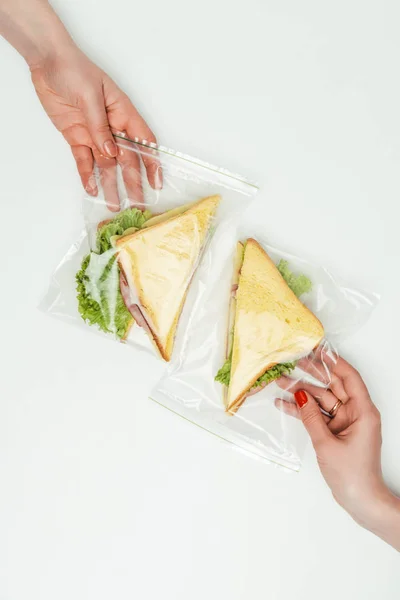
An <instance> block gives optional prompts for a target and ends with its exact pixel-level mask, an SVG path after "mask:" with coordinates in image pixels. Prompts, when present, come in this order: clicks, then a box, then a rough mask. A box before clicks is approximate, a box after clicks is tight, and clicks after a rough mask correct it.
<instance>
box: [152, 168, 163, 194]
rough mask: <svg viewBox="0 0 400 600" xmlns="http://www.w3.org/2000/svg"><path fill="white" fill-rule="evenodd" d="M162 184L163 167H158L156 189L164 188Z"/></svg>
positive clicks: (155, 181) (155, 178) (155, 175)
mask: <svg viewBox="0 0 400 600" xmlns="http://www.w3.org/2000/svg"><path fill="white" fill-rule="evenodd" d="M162 186H163V176H162V171H161V169H159V168H158V169H157V171H156V172H155V174H154V189H155V190H162Z"/></svg>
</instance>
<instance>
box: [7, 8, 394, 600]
mask: <svg viewBox="0 0 400 600" xmlns="http://www.w3.org/2000/svg"><path fill="white" fill-rule="evenodd" d="M54 4H55V5H56V7H57V8H58V9H59V12H60V14H61V16H62V17H63V19H64V20H65V22H66V23H67V25H68V26H69V28H70V30H71V31H72V32H73V34H74V36H75V38H76V40H77V41H78V42H79V43H80V44H81V45H82V47H83V48H84V49H85V51H87V52H88V54H89V56H91V57H92V58H94V59H95V60H96V61H97V62H98V63H99V64H100V65H101V66H102V67H103V68H104V69H105V70H107V71H108V73H109V74H110V75H111V76H113V77H114V78H115V79H116V81H117V82H118V83H119V84H120V85H121V86H122V87H123V88H124V89H125V91H127V92H128V93H129V94H130V96H131V98H132V99H133V101H134V102H135V103H136V105H137V107H138V108H139V109H140V110H141V111H142V113H143V114H144V116H145V117H146V118H147V119H148V121H149V123H150V125H151V126H152V127H153V128H154V130H155V131H156V132H157V135H158V139H159V141H160V142H161V143H164V144H165V145H168V146H171V147H174V148H177V149H179V150H181V151H184V152H187V153H191V154H194V155H197V156H199V157H200V158H203V159H205V160H208V161H210V162H214V163H217V164H221V165H223V166H225V167H227V168H230V169H232V170H235V171H239V172H242V173H243V174H244V175H248V176H250V177H253V178H256V179H257V180H258V181H259V183H260V184H261V186H262V192H261V194H260V196H259V198H258V201H257V204H256V207H255V208H254V214H253V215H249V218H251V216H253V217H254V218H256V220H257V223H258V228H259V230H260V229H261V230H262V231H263V233H264V235H265V236H266V237H268V239H269V240H270V242H271V243H272V244H275V245H279V246H281V247H284V248H287V249H289V250H291V251H294V252H295V253H297V254H304V256H305V257H307V258H314V260H317V261H320V262H321V263H325V264H326V265H327V266H329V267H330V268H331V269H332V270H333V271H334V272H335V273H337V274H339V275H341V276H343V277H345V278H347V279H348V280H350V281H351V282H352V284H353V285H356V286H361V287H365V288H366V289H369V290H376V291H378V292H380V293H381V294H382V300H381V303H380V305H379V307H378V308H377V310H376V311H375V313H374V314H373V316H372V318H371V320H370V321H369V323H368V324H367V326H365V327H364V329H363V330H362V331H360V332H359V333H358V334H357V335H356V336H354V337H353V338H352V339H351V340H349V341H348V342H347V343H346V344H345V345H344V346H343V347H342V349H341V350H342V352H343V353H344V354H345V356H347V357H348V358H349V359H350V360H351V361H353V362H354V363H355V365H356V366H357V367H358V368H359V369H360V370H361V371H362V373H363V375H364V376H365V379H366V381H367V383H368V385H369V387H370V390H371V393H372V395H373V398H374V400H375V402H376V403H377V405H378V406H379V408H380V410H381V412H382V418H383V431H384V448H383V462H384V470H385V476H386V478H387V480H388V482H389V483H390V484H391V485H392V487H393V489H395V490H397V492H398V493H400V467H399V464H400V461H399V457H400V435H399V430H400V397H399V390H398V387H399V377H398V372H399V368H398V357H399V353H398V338H399V326H398V316H397V315H398V304H399V299H400V296H399V292H400V284H399V271H398V260H399V217H400V210H399V202H400V198H399V191H400V184H399V180H400V172H399V168H398V165H399V158H400V146H399V144H400V143H399V140H400V137H399V134H400V120H399V106H400V86H399V75H398V73H399V58H400V52H399V50H400V43H399V36H398V27H399V18H400V10H399V5H398V3H397V2H396V0H392V1H389V0H386V1H385V0H381V1H380V2H378V1H376V2H373V1H370V0H358V1H357V0H337V1H336V2H320V1H318V0H303V1H302V2H298V1H296V0H287V1H285V2H272V1H270V0H268V1H266V0H263V1H262V0H247V1H246V2H239V1H232V0H231V1H228V0H202V2H197V3H193V2H187V1H186V2H185V1H183V0H169V1H168V2H161V1H158V2H157V1H153V2H140V3H139V2H135V1H132V0H113V1H112V2H106V1H105V0H101V1H100V0H96V1H95V0H91V1H90V0H79V1H78V0H76V1H70V2H62V0H58V1H57V2H55V3H54ZM0 56H1V95H0V114H1V144H0V164H1V180H0V194H1V235H0V251H1V291H2V293H1V298H0V302H1V311H0V319H1V329H0V331H1V348H0V352H1V361H0V365H1V367H0V369H1V404H0V600H27V599H29V600H54V599H57V600H70V599H71V598H74V599H76V600H81V599H82V600H86V599H88V600H92V599H93V600H106V599H107V600H109V599H110V598H113V599H114V598H115V599H118V600H125V599H132V598H138V599H140V600H153V599H154V600H156V599H159V598H160V599H161V598H162V599H164V598H165V599H168V600H170V599H171V600H186V599H189V598H190V600H204V599H205V598H207V599H209V600H225V599H229V600H239V599H240V600H248V599H250V598H251V599H264V598H268V600H289V599H290V600H292V599H295V600H305V599H307V600H319V599H320V598H324V599H325V600H337V599H338V598H340V600H354V599H356V600H358V599H360V600H367V599H368V600H369V599H371V600H372V599H374V600H375V599H376V598H380V599H381V598H382V599H384V600H395V599H398V598H399V595H400V562H399V558H398V555H397V554H396V553H395V552H394V550H392V549H390V548H389V547H387V546H386V545H385V544H384V543H383V542H381V541H380V540H378V539H376V538H374V537H373V536H372V535H371V534H369V533H367V532H365V531H363V530H362V529H360V528H359V527H358V526H357V525H355V524H354V523H353V522H352V521H351V519H350V518H349V517H348V516H347V515H346V514H345V513H344V512H343V511H342V510H341V509H340V508H339V507H338V506H336V504H335V503H334V501H333V499H332V498H331V495H330V492H329V490H328V489H327V487H326V486H325V484H324V482H323V480H322V478H321V476H320V474H319V472H318V469H317V466H316V464H315V459H314V456H313V452H312V449H311V448H309V450H308V453H307V455H306V459H305V465H304V468H303V470H302V472H301V473H300V475H287V474H285V473H282V472H280V471H278V470H275V469H274V468H272V467H270V466H268V465H265V464H264V463H261V462H256V461H254V460H252V459H251V458H248V457H247V456H244V455H242V454H240V453H239V452H235V451H233V450H232V449H231V448H230V447H229V446H227V445H224V444H223V443H222V442H219V441H218V440H216V439H214V438H213V437H212V436H208V435H207V434H206V433H204V432H202V431H201V430H198V429H197V428H196V427H194V426H192V425H190V424H189V423H186V422H184V421H183V420H181V419H179V418H178V417H176V416H175V415H173V414H171V413H169V412H168V411H166V410H164V409H162V408H161V407H159V406H157V405H155V404H153V403H152V402H151V401H149V400H147V396H148V393H149V391H150V388H151V384H152V383H153V382H154V381H155V380H156V379H157V377H158V376H159V375H160V373H161V369H162V365H160V364H155V363H154V362H153V361H152V360H151V359H150V358H148V357H145V356H141V355H137V354H135V353H133V352H132V351H129V349H127V348H125V347H123V346H119V345H118V344H113V343H109V342H107V341H105V340H102V339H100V338H98V337H97V336H92V335H89V334H88V333H87V332H86V331H82V330H79V329H75V328H73V327H69V326H68V325H66V324H64V323H60V322H57V321H56V320H53V319H50V318H48V317H46V316H45V315H43V314H41V313H39V312H38V311H37V310H36V305H37V303H38V301H39V299H40V297H41V295H42V294H43V292H44V291H45V289H46V286H47V282H48V278H49V275H50V272H51V270H52V269H53V268H54V267H55V265H56V264H57V262H58V260H59V258H60V257H61V256H62V255H63V253H64V252H65V251H66V249H67V247H68V245H69V243H70V242H71V241H73V240H74V238H75V237H76V234H77V233H78V231H79V230H80V226H81V214H80V201H81V189H80V183H79V181H78V177H77V175H76V173H75V167H74V164H73V161H72V157H71V156H70V151H69V149H68V147H67V145H66V144H65V143H64V141H63V139H62V138H61V136H60V135H59V134H58V133H57V131H56V130H55V129H54V128H53V126H52V125H51V124H50V122H49V120H48V119H47V117H46V115H45V114H44V112H43V111H42V109H41V107H40V105H39V102H38V101H37V99H36V97H35V93H34V91H33V88H32V86H31V83H30V80H29V74H28V71H27V68H26V66H25V65H24V63H23V61H22V60H21V59H20V57H19V56H18V55H17V54H16V52H15V51H14V50H13V49H12V48H11V47H9V46H8V45H7V44H6V43H5V42H0Z"/></svg>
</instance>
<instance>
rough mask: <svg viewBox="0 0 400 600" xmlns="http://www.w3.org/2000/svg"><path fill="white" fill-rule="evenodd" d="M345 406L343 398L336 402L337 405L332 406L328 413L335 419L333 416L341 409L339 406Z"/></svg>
mask: <svg viewBox="0 0 400 600" xmlns="http://www.w3.org/2000/svg"><path fill="white" fill-rule="evenodd" d="M341 406H343V402H342V401H341V400H338V401H337V402H336V404H335V406H334V407H333V408H331V410H330V411H329V412H328V415H329V416H330V417H331V418H332V419H333V417H336V414H337V411H338V410H339V408H340V407H341Z"/></svg>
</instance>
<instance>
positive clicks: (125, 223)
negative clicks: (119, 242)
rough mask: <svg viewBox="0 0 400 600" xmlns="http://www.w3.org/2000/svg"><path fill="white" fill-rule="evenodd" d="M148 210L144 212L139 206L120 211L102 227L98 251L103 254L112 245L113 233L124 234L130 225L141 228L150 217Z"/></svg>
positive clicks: (98, 233) (97, 239)
mask: <svg viewBox="0 0 400 600" xmlns="http://www.w3.org/2000/svg"><path fill="white" fill-rule="evenodd" d="M150 217H151V213H150V211H148V210H145V211H144V212H142V211H141V210H139V209H138V208H128V209H127V210H124V211H122V212H121V213H119V214H118V215H117V216H116V217H114V219H112V220H111V221H109V222H108V223H105V224H104V225H102V227H100V229H99V230H98V232H97V235H96V244H97V253H98V254H103V252H106V251H107V250H110V248H111V247H112V245H111V242H110V238H111V237H112V236H113V235H123V233H124V231H126V230H127V229H129V228H130V227H137V228H138V229H141V228H142V227H143V225H144V224H145V222H146V221H147V220H148V219H150Z"/></svg>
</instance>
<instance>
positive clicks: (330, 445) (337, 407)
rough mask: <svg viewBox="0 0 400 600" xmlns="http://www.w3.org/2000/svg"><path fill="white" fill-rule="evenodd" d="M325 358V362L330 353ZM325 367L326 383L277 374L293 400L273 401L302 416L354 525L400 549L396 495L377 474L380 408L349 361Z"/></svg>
mask: <svg viewBox="0 0 400 600" xmlns="http://www.w3.org/2000/svg"><path fill="white" fill-rule="evenodd" d="M324 361H325V363H327V362H329V361H330V359H329V357H324ZM329 368H330V371H331V381H330V383H329V386H328V387H327V388H321V387H318V386H315V385H311V384H309V383H306V382H304V381H297V382H293V380H291V379H289V378H286V377H284V378H282V379H280V380H279V381H278V382H277V383H278V385H279V386H280V387H282V388H283V389H285V390H287V391H290V392H293V394H294V399H295V404H293V403H290V402H286V401H283V400H276V406H277V407H278V408H279V409H280V410H283V411H284V412H286V413H288V414H290V415H292V416H297V417H299V418H300V419H301V420H302V421H303V424H304V426H305V428H306V429H307V431H308V433H309V435H310V438H311V441H312V443H313V446H314V449H315V452H316V455H317V460H318V464H319V467H320V469H321V472H322V475H323V476H324V478H325V480H326V482H327V484H328V485H329V487H330V488H331V490H332V493H333V496H334V498H335V499H336V500H337V502H338V503H339V504H340V505H341V506H342V507H343V508H344V509H345V510H346V511H347V512H348V513H349V514H350V515H351V516H352V517H353V518H354V519H355V520H356V521H357V522H358V523H359V524H361V525H362V526H363V527H365V528H367V529H369V530H371V531H372V532H374V533H375V534H376V535H378V536H380V537H381V538H382V539H384V540H385V541H387V542H388V543H389V544H391V545H392V546H393V547H395V548H396V549H397V550H399V551H400V499H399V498H397V497H396V496H395V495H394V494H392V493H391V491H390V490H389V488H388V487H387V486H386V484H385V483H384V480H383V476H382V468H381V445H382V438H381V419H380V414H379V411H378V410H377V408H376V407H375V405H374V404H373V402H372V400H371V398H370V395H369V393H368V390H367V387H366V385H365V383H364V381H363V380H362V378H361V376H360V375H359V373H358V372H357V371H356V370H355V369H354V368H353V367H352V366H351V365H350V364H349V363H347V362H346V361H345V360H343V359H342V358H338V359H337V361H336V362H333V361H331V362H330V364H329ZM321 409H322V411H323V412H322V411H321ZM329 413H331V414H329Z"/></svg>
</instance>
